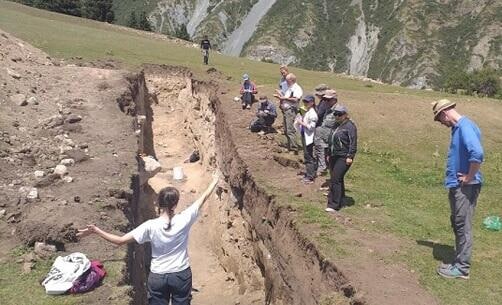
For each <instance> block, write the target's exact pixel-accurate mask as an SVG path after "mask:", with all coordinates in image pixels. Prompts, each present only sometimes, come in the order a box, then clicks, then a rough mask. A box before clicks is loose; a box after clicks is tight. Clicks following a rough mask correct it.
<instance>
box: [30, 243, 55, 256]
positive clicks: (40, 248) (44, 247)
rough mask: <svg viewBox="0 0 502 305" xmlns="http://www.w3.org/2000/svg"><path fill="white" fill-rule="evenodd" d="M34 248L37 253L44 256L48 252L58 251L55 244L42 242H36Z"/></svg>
mask: <svg viewBox="0 0 502 305" xmlns="http://www.w3.org/2000/svg"><path fill="white" fill-rule="evenodd" d="M34 249H35V253H36V254H39V255H42V256H45V255H46V254H47V253H50V252H56V251H57V249H56V246H54V245H48V244H46V243H42V242H36V243H35V248H34Z"/></svg>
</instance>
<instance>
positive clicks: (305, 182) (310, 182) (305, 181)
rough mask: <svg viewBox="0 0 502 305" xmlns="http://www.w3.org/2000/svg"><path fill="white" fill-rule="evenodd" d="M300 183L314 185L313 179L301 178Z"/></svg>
mask: <svg viewBox="0 0 502 305" xmlns="http://www.w3.org/2000/svg"><path fill="white" fill-rule="evenodd" d="M302 182H303V183H304V184H312V183H314V180H313V179H310V178H307V177H305V178H303V179H302Z"/></svg>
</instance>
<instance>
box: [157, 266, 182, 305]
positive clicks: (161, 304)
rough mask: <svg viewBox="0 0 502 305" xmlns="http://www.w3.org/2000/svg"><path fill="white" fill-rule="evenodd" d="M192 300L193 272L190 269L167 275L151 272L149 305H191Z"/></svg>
mask: <svg viewBox="0 0 502 305" xmlns="http://www.w3.org/2000/svg"><path fill="white" fill-rule="evenodd" d="M191 300H192V270H191V269H190V267H189V268H187V269H185V270H183V271H179V272H174V273H165V274H156V273H152V272H150V275H149V276H148V304H149V305H167V304H169V301H171V304H172V305H190V301H191Z"/></svg>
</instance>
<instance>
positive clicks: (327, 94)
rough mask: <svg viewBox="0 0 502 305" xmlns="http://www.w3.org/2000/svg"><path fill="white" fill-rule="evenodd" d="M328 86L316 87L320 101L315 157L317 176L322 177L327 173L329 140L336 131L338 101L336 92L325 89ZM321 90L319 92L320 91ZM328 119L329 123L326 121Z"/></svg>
mask: <svg viewBox="0 0 502 305" xmlns="http://www.w3.org/2000/svg"><path fill="white" fill-rule="evenodd" d="M324 88H327V86H326V85H324V84H321V85H319V86H317V87H316V93H315V95H316V96H317V97H318V98H319V99H320V101H319V104H318V105H317V115H318V117H319V119H318V120H317V126H316V131H315V137H314V155H315V157H316V160H317V175H318V176H322V175H324V174H325V173H326V172H327V169H328V166H327V165H326V156H327V155H328V154H327V150H328V138H329V134H330V133H331V131H332V130H333V129H334V125H335V120H334V118H333V109H334V108H335V104H336V102H337V101H338V99H337V96H336V91H335V90H330V89H324ZM318 89H319V91H318ZM326 117H327V122H325V121H324V119H325V118H326Z"/></svg>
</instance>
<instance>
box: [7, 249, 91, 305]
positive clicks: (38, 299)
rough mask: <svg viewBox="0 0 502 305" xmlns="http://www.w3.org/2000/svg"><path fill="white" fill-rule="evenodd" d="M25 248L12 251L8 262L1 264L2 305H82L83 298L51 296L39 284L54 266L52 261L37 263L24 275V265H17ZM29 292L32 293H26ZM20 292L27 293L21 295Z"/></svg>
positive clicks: (25, 251)
mask: <svg viewBox="0 0 502 305" xmlns="http://www.w3.org/2000/svg"><path fill="white" fill-rule="evenodd" d="M25 253H27V250H26V249H24V248H16V249H15V250H14V251H12V253H11V256H10V257H9V259H8V261H7V262H3V263H1V264H0V304H2V305H17V304H31V305H49V304H50V305H74V304H82V296H79V295H77V296H76V295H65V296H49V295H46V294H45V289H44V287H42V286H41V285H40V284H39V281H40V279H43V278H44V277H45V275H46V274H47V272H49V269H50V268H51V265H52V261H53V260H52V259H47V260H41V261H37V262H35V265H34V269H33V270H32V271H31V272H30V273H27V274H24V273H22V266H23V263H16V262H15V261H16V260H17V259H19V258H20V257H21V256H22V255H23V254H25ZM27 291H29V292H30V293H26V292H27ZM20 292H25V293H23V294H22V295H20Z"/></svg>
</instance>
